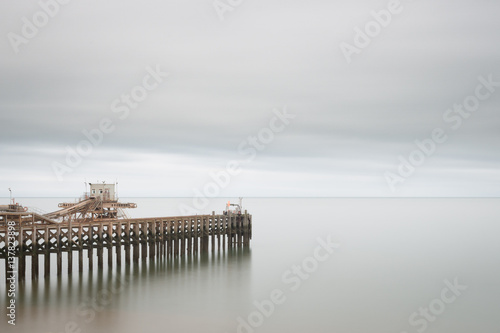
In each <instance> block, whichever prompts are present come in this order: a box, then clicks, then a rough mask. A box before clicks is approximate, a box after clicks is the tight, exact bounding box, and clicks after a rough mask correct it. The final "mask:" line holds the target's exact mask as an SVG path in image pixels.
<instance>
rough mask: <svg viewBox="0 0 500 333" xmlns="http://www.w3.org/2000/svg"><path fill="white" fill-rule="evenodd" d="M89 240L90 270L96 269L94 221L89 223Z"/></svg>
mask: <svg viewBox="0 0 500 333" xmlns="http://www.w3.org/2000/svg"><path fill="white" fill-rule="evenodd" d="M88 234H89V240H88V244H87V249H88V250H87V254H88V257H89V270H90V271H92V270H93V269H94V225H93V224H92V222H90V223H89V232H88Z"/></svg>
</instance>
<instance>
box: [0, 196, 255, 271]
mask: <svg viewBox="0 0 500 333" xmlns="http://www.w3.org/2000/svg"><path fill="white" fill-rule="evenodd" d="M94 194H95V193H94ZM100 194H101V195H100V196H99V195H94V196H93V195H92V193H90V194H89V195H87V194H85V195H84V196H83V197H82V198H81V199H80V201H79V202H77V203H61V204H59V207H62V209H61V210H58V211H56V212H53V213H47V214H43V213H40V212H35V211H34V210H32V209H29V208H25V207H22V206H19V205H14V204H11V205H8V207H7V208H5V206H3V207H4V209H3V210H2V211H0V259H2V260H3V261H4V262H5V277H6V278H7V277H8V276H11V275H12V273H13V272H14V270H15V274H16V275H17V276H18V279H19V280H20V281H22V280H24V279H26V272H27V266H31V269H30V271H31V277H32V279H37V278H38V277H39V275H41V274H42V273H43V276H44V277H48V276H50V272H51V270H50V267H51V265H56V266H57V275H58V276H60V275H61V274H63V273H64V272H66V273H67V274H72V273H73V272H74V271H78V272H83V271H84V256H86V257H87V258H88V260H85V262H87V264H88V270H89V271H92V270H93V269H96V268H97V269H102V268H103V267H104V265H105V261H106V265H107V266H108V267H113V265H117V266H120V265H122V263H125V264H130V263H131V262H132V261H133V262H138V261H140V260H146V259H148V258H149V259H155V258H165V259H167V260H168V259H169V258H175V257H179V256H185V255H197V254H199V253H207V252H215V251H221V250H222V251H225V250H226V249H227V250H228V251H231V250H232V249H233V248H236V247H248V246H249V244H250V240H251V238H252V216H251V215H250V214H248V213H247V211H244V212H242V211H241V206H240V205H229V204H228V206H227V210H226V211H224V212H223V213H222V214H220V215H219V214H215V212H212V214H207V215H192V216H174V217H151V218H129V217H127V216H126V214H124V213H123V212H122V211H121V210H122V209H123V208H135V207H137V206H136V205H135V204H130V203H125V204H124V203H118V201H117V200H115V199H114V194H113V195H112V193H108V194H107V195H106V192H103V193H100ZM230 206H237V207H238V209H237V210H233V211H231V210H230V209H229V208H230ZM64 253H65V256H64V257H65V259H64V260H63V254H64ZM73 256H78V258H73ZM14 258H17V262H16V261H15V259H14ZM28 258H29V259H30V260H27V259H28ZM54 259H55V262H53V261H54ZM95 261H97V262H95ZM14 263H15V264H14ZM41 266H43V267H42V268H43V272H40V267H41ZM73 266H78V267H73Z"/></svg>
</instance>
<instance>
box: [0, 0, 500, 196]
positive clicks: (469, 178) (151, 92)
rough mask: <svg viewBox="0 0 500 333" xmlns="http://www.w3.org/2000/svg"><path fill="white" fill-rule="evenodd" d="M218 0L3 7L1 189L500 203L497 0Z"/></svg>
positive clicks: (41, 192) (0, 13) (34, 192)
mask: <svg viewBox="0 0 500 333" xmlns="http://www.w3.org/2000/svg"><path fill="white" fill-rule="evenodd" d="M54 1H55V0H53V1H52V3H55V2H54ZM61 1H62V0H61ZM50 2H51V1H49V0H42V1H41V3H50ZM230 3H233V5H230ZM215 4H216V5H217V7H216V6H214V2H213V1H212V0H192V1H186V0H175V1H173V0H168V1H165V0H163V1H129V0H120V1H115V0H108V1H92V0H86V1H80V0H72V1H70V2H69V3H68V4H61V5H58V6H59V8H58V9H56V8H55V7H54V6H53V5H51V6H45V7H46V8H48V9H46V10H47V11H51V16H49V15H47V14H44V12H43V9H42V7H43V6H41V5H40V3H39V2H36V1H2V2H1V4H0V35H1V36H2V38H1V39H0V74H1V75H0V196H2V197H6V196H8V195H9V192H8V188H9V187H11V188H12V189H13V194H14V195H15V196H17V197H23V196H75V197H76V196H79V195H81V194H82V192H83V191H84V190H85V187H84V186H85V185H84V183H85V182H86V181H87V182H93V181H109V182H113V181H115V180H118V182H119V184H120V185H119V186H120V195H121V196H129V197H132V196H173V197H190V196H194V195H197V191H198V190H199V191H200V192H201V193H203V191H204V189H207V188H211V190H212V191H215V190H214V186H212V187H210V186H208V185H207V184H209V183H210V182H212V180H211V176H210V175H209V174H210V173H211V172H212V173H221V172H227V171H226V169H227V167H226V165H227V163H228V161H234V162H233V164H236V165H238V166H239V170H240V172H239V173H237V174H233V175H230V179H229V184H228V185H227V186H226V185H225V184H224V182H225V179H222V178H221V179H222V180H221V181H220V183H221V184H222V185H218V186H219V188H218V189H217V190H216V194H217V195H218V196H299V197H302V196H498V195H500V158H499V151H500V150H499V148H500V116H499V114H498V112H499V111H500V110H499V106H500V87H495V86H494V84H490V85H488V86H485V85H484V84H483V83H481V82H485V81H488V80H490V81H494V82H500V61H499V60H500V20H499V19H498V17H499V15H500V2H499V1H492V0H490V1H456V0H454V1H452V0H442V1H430V0H420V1H408V0H406V1H401V4H400V6H396V7H394V6H393V7H391V8H393V9H394V13H392V14H391V18H390V19H389V18H388V17H387V15H385V16H384V15H383V13H386V12H382V14H380V15H379V16H380V17H379V20H385V21H383V22H382V23H383V24H380V23H376V21H374V20H375V19H374V16H373V14H371V12H372V11H376V12H379V13H380V11H381V10H384V11H387V8H388V6H389V5H388V4H389V1H360V0H354V1H353V0H350V1H327V0H310V1H296V0H286V1H285V0H282V1H277V0H245V1H242V2H241V4H238V1H236V0H232V1H231V2H230V1H228V0H221V1H220V2H215ZM228 6H229V7H228ZM229 9H231V10H229ZM31 24H35V26H34V27H35V29H36V30H34V29H33V27H30V25H31ZM36 24H37V25H39V27H36ZM383 25H385V26H383ZM366 27H368V28H371V29H374V30H371V31H370V34H371V35H372V37H370V36H368V37H363V36H362V37H359V36H358V37H357V39H356V34H357V32H356V31H359V30H357V28H359V29H360V30H365V28H366ZM379 28H380V29H379ZM378 30H380V31H378ZM366 38H369V39H370V40H369V42H367V41H366ZM355 39H356V40H355ZM360 42H365V43H366V44H368V45H361V44H359V43H360ZM356 43H358V44H356ZM346 45H349V46H346ZM356 45H357V46H356ZM360 45H361V46H362V47H361V46H360ZM354 48H357V49H356V52H351V53H349V52H348V53H346V51H345V50H346V49H348V50H351V51H352V50H354ZM343 50H344V51H343ZM346 54H347V56H346ZM154 71H156V72H157V73H156V74H155V75H151V74H150V73H151V72H154ZM166 73H168V75H167V74H166ZM478 77H483V81H480V80H479V79H478ZM481 84H483V86H482V87H480V88H477V87H478V85H481ZM146 88H147V89H148V90H146ZM478 89H479V90H478ZM477 91H479V92H480V94H481V95H480V96H481V99H479V98H477V97H475V96H476V94H477ZM144 92H146V94H144ZM131 94H132V95H134V94H135V95H134V96H136V97H131V98H132V101H129V103H130V104H128V105H129V106H127V104H126V102H125V100H122V98H127V97H126V96H130V95H131ZM124 96H125V97H124ZM133 98H137V100H135V101H134V100H133ZM464 101H467V102H469V103H471V104H470V105H472V106H471V108H474V109H477V110H476V111H474V112H467V111H464V112H463V114H464V115H465V116H460V115H459V113H447V110H448V109H450V108H453V106H454V104H457V105H460V104H463V103H464ZM136 102H137V103H136ZM475 102H478V105H475V104H474V103H475ZM134 103H136V104H137V105H136V104H134ZM132 105H133V106H134V107H132ZM277 113H281V114H282V116H281V117H282V118H283V117H285V120H280V119H279V118H278V119H274V118H276V114H277ZM283 114H288V115H287V116H283ZM287 117H288V118H287ZM457 117H458V118H457ZM292 118H293V119H292ZM102 122H104V129H105V130H106V131H107V133H104V132H101V133H102V142H100V140H98V139H99V136H98V135H97V134H96V135H97V136H95V137H94V138H95V140H97V141H94V143H88V142H87V143H82V141H85V140H87V141H88V139H87V137H86V136H85V135H84V131H92V130H93V129H98V128H99V126H100V124H101V123H102ZM436 128H437V129H442V131H441V132H440V133H441V135H440V138H441V139H442V138H443V137H445V138H446V141H445V142H440V143H436V144H435V146H436V147H435V149H434V148H433V147H432V145H429V146H428V149H429V151H430V152H429V151H428V154H424V152H418V150H419V148H418V146H417V145H416V144H415V140H421V141H422V140H426V139H429V138H432V133H433V131H434V130H435V129H436ZM438 131H439V130H438ZM93 133H96V132H95V131H94V132H93ZM259 134H260V139H259ZM251 136H256V137H257V138H258V139H257V140H258V141H257V142H256V143H255V142H254V143H251V141H248V138H249V137H251ZM262 140H263V141H264V142H263V141H262ZM79 145H80V153H82V154H83V153H84V154H83V155H85V156H82V154H80V157H81V161H77V162H75V159H73V160H71V159H70V162H73V164H71V163H68V161H67V158H68V151H71V150H73V151H77V150H78V146H79ZM252 145H254V147H258V149H256V148H252ZM89 147H90V148H89ZM81 148H86V149H87V151H85V150H82V149H81ZM88 149H91V151H90V150H88ZM434 150H435V151H434ZM89 151H90V153H89ZM420 151H422V150H420ZM77 153H78V152H77ZM254 153H255V154H254ZM401 157H402V158H404V159H411V158H413V161H414V162H418V163H417V164H418V165H416V166H415V167H414V170H412V171H411V172H409V171H408V168H410V170H411V168H413V167H408V166H406V169H405V168H402V167H401V166H400V164H401V161H400V158H401ZM422 157H423V159H422ZM409 163H410V162H409ZM398 168H399V169H402V170H403V174H404V175H403V174H402V173H401V172H400V171H398ZM405 172H406V173H405ZM390 184H392V188H391V185H390ZM207 186H208V187H207ZM213 193H215V192H213Z"/></svg>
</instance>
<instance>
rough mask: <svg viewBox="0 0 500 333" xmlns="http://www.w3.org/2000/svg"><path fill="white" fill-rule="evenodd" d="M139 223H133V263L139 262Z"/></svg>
mask: <svg viewBox="0 0 500 333" xmlns="http://www.w3.org/2000/svg"><path fill="white" fill-rule="evenodd" d="M139 232H140V231H139V222H134V262H138V261H139V243H140V235H139Z"/></svg>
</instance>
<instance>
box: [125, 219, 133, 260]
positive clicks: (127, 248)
mask: <svg viewBox="0 0 500 333" xmlns="http://www.w3.org/2000/svg"><path fill="white" fill-rule="evenodd" d="M131 237H132V233H131V231H130V221H127V224H126V225H125V264H127V265H129V264H130V242H131Z"/></svg>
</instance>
